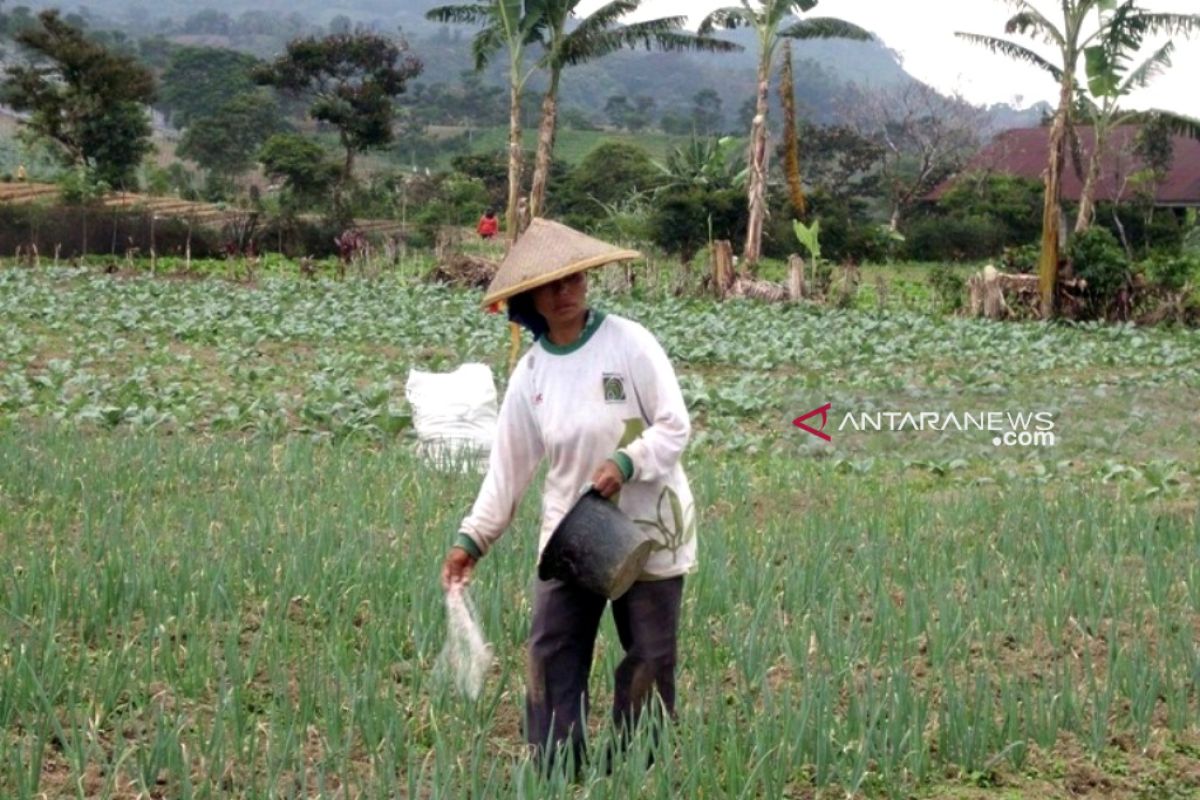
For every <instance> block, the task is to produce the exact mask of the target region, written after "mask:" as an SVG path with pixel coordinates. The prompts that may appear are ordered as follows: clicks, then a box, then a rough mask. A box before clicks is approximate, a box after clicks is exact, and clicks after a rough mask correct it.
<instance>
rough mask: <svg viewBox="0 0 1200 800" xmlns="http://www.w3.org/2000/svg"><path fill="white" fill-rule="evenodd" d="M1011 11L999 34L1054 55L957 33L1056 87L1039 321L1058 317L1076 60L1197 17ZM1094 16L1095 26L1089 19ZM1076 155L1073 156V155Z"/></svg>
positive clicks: (1027, 5) (1102, 9) (1073, 1)
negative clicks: (1029, 41) (1035, 70)
mask: <svg viewBox="0 0 1200 800" xmlns="http://www.w3.org/2000/svg"><path fill="white" fill-rule="evenodd" d="M1006 1H1007V2H1009V3H1010V4H1011V5H1013V6H1015V7H1016V13H1015V14H1014V15H1013V16H1012V17H1011V18H1009V20H1008V22H1007V23H1006V24H1005V26H1004V29H1005V32H1006V33H1008V34H1010V35H1011V34H1014V33H1016V34H1021V35H1026V36H1030V37H1032V38H1033V39H1035V40H1038V41H1041V42H1044V43H1046V44H1049V45H1051V46H1052V47H1053V49H1054V55H1053V56H1052V57H1051V58H1047V57H1044V56H1042V55H1041V54H1039V53H1038V52H1036V51H1035V50H1033V49H1030V48H1029V47H1026V46H1024V45H1022V44H1019V43H1017V42H1014V41H1011V40H1009V39H1003V38H999V37H996V36H985V35H981V34H976V33H961V32H960V33H958V34H957V35H958V36H959V37H961V38H963V39H965V40H967V41H970V42H974V43H976V44H979V45H982V46H983V47H986V48H988V49H989V50H991V51H992V52H994V53H999V54H1001V55H1005V56H1008V57H1010V58H1013V59H1015V60H1017V61H1024V62H1026V63H1029V64H1033V65H1035V66H1037V67H1040V68H1041V69H1042V70H1044V71H1045V72H1047V73H1049V74H1050V75H1051V76H1052V77H1053V78H1054V80H1055V81H1056V82H1057V83H1058V87H1059V93H1058V109H1057V110H1056V111H1055V114H1054V120H1053V122H1052V124H1051V126H1050V141H1049V148H1048V151H1049V152H1048V153H1047V164H1046V171H1045V178H1044V186H1045V191H1044V197H1043V204H1042V252H1041V257H1040V259H1039V261H1038V276H1039V281H1038V291H1039V294H1040V296H1041V297H1040V306H1041V313H1042V316H1043V317H1046V318H1049V317H1052V316H1054V315H1055V314H1056V313H1057V311H1058V262H1059V253H1060V248H1061V241H1060V238H1061V237H1062V235H1063V233H1064V228H1063V221H1062V173H1063V166H1064V164H1065V163H1066V157H1067V149H1068V143H1071V142H1077V141H1078V140H1077V139H1076V137H1075V135H1074V126H1075V121H1076V111H1075V107H1076V102H1075V101H1076V97H1077V92H1078V88H1079V68H1080V61H1081V59H1086V58H1094V57H1095V56H1090V55H1087V53H1089V52H1096V51H1095V50H1093V48H1096V47H1102V45H1103V42H1105V41H1106V40H1109V39H1110V38H1111V37H1114V36H1115V37H1128V36H1145V35H1147V34H1157V33H1164V32H1165V33H1174V32H1179V33H1188V32H1190V31H1193V30H1196V29H1198V28H1200V17H1197V16H1196V15H1191V14H1170V13H1156V12H1152V11H1149V10H1147V9H1145V8H1142V7H1140V6H1139V5H1137V2H1136V0H1124V1H1123V2H1120V4H1118V0H1060V3H1059V7H1058V8H1057V9H1056V13H1053V14H1052V15H1051V16H1053V17H1054V19H1051V16H1047V15H1046V14H1043V13H1042V12H1041V11H1039V10H1038V9H1037V8H1036V7H1035V6H1034V4H1033V3H1031V2H1029V0H1006ZM1093 13H1094V14H1095V15H1096V17H1097V20H1096V22H1095V24H1094V25H1091V26H1089V24H1088V21H1089V18H1090V17H1091V16H1092V15H1093ZM1077 152H1078V151H1077V150H1076V153H1077Z"/></svg>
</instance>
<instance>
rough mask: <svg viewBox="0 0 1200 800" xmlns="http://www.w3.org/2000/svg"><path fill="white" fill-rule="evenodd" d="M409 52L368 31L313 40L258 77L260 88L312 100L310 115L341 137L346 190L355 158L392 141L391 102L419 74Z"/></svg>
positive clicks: (292, 47) (291, 47) (292, 48)
mask: <svg viewBox="0 0 1200 800" xmlns="http://www.w3.org/2000/svg"><path fill="white" fill-rule="evenodd" d="M406 50H407V47H406V46H405V45H403V44H401V43H397V42H395V41H393V40H392V39H389V38H388V37H386V36H380V35H378V34H374V33H368V32H366V31H358V32H356V33H348V34H334V35H332V36H326V37H324V38H317V37H315V36H310V37H307V38H304V39H296V40H293V41H292V42H290V43H288V46H287V52H285V53H284V54H283V55H282V56H280V57H279V58H278V59H276V60H275V61H274V62H273V63H272V64H270V65H268V66H266V67H263V68H261V69H260V70H258V71H257V73H256V78H257V79H258V81H259V82H260V83H263V84H265V85H270V86H275V87H276V88H278V89H281V90H283V91H285V92H288V93H292V94H296V95H306V96H310V97H311V98H312V103H311V105H310V106H309V108H308V113H309V115H310V116H311V117H312V118H313V119H316V120H320V121H321V122H325V123H328V124H329V125H332V126H333V127H334V128H336V129H337V131H338V137H339V139H340V140H341V145H342V149H343V151H344V152H345V160H344V161H343V164H342V185H343V186H345V185H347V184H348V183H349V182H350V181H351V179H352V178H353V176H354V157H355V155H356V154H357V153H360V152H362V151H363V150H369V149H374V148H378V147H382V146H384V145H386V144H388V143H389V142H391V141H392V118H393V117H394V116H395V108H394V107H393V102H392V101H393V99H394V98H396V97H398V96H400V95H401V94H403V93H404V90H405V87H406V86H407V84H408V82H409V81H410V80H412V79H413V78H415V77H416V76H417V75H419V74H421V68H422V67H421V62H420V61H418V60H417V59H416V58H414V57H413V56H410V55H407V54H406Z"/></svg>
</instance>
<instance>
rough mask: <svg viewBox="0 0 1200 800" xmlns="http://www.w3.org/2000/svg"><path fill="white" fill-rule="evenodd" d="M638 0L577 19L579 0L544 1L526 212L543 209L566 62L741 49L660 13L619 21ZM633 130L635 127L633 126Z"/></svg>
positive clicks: (618, 1) (620, 1)
mask: <svg viewBox="0 0 1200 800" xmlns="http://www.w3.org/2000/svg"><path fill="white" fill-rule="evenodd" d="M642 2H643V0H610V2H607V3H605V4H604V5H602V6H601V7H600V8H598V9H596V10H595V11H593V12H592V13H591V14H588V15H587V16H585V17H583V18H582V19H580V20H579V21H578V24H576V25H574V26H572V27H570V29H569V30H568V25H569V23H571V21H572V20H575V19H576V17H577V16H578V15H577V9H578V7H579V6H580V5H581V4H582V3H583V0H546V2H545V5H544V10H543V14H544V16H545V27H544V29H543V38H542V41H541V44H542V45H543V47H544V48H545V54H544V55H543V57H542V59H541V61H540V66H541V67H543V68H544V69H545V70H546V71H547V73H549V75H548V78H549V80H548V85H547V88H546V93H545V94H544V95H543V96H542V117H541V123H540V124H539V126H538V140H537V155H536V158H535V164H534V170H533V186H532V187H531V189H530V192H529V209H530V213H531V216H534V217H540V216H542V215H543V214H544V212H545V208H546V186H547V178H548V177H549V175H550V162H551V159H552V158H553V156H554V140H555V136H556V134H557V132H558V92H559V87H560V85H561V82H562V74H563V71H564V70H565V69H567V67H573V66H577V65H579V64H585V63H587V62H589V61H595V60H596V59H599V58H603V57H604V56H607V55H609V54H611V53H614V52H616V51H617V50H621V49H624V48H636V47H638V46H642V47H645V48H646V49H647V50H662V51H669V52H679V51H685V50H695V51H705V52H729V51H733V50H741V49H742V48H741V47H739V46H738V45H735V44H732V43H730V42H725V41H721V40H719V39H713V38H711V37H704V36H696V35H693V34H691V33H688V32H686V31H684V30H682V28H683V26H684V24H685V23H686V22H687V18H686V17H682V16H677V17H660V18H658V19H652V20H645V21H642V22H633V23H629V24H624V23H622V22H621V20H622V19H624V18H625V17H626V16H627V15H629V14H632V13H633V12H635V11H637V10H638V9H639V8H640V7H641V5H642ZM649 110H650V109H649V108H648V107H644V108H639V112H640V113H639V115H638V116H637V117H634V118H633V120H634V122H635V126H636V125H637V123H638V122H640V120H641V118H642V117H646V120H645V123H648V122H649V118H648V116H649ZM645 123H642V126H643V127H644V124H645ZM635 129H636V128H635Z"/></svg>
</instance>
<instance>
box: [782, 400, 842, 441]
mask: <svg viewBox="0 0 1200 800" xmlns="http://www.w3.org/2000/svg"><path fill="white" fill-rule="evenodd" d="M832 407H833V403H826V404H825V405H823V406H821V407H820V408H814V409H813V410H812V411H810V412H808V413H807V414H805V415H804V416H802V417H796V418H795V419H794V420H792V424H793V425H795V426H796V427H797V428H799V429H800V430H802V431H808V432H809V433H811V434H812V435H813V436H816V437H817V438H818V439H824V440H825V441H827V442H832V441H833V437H832V436H830V435H829V434H828V433H825V426H826V425H827V424H828V423H829V409H830V408H832ZM818 415H819V416H820V417H821V427H820V428H814V427H812V426H810V425H805V424H804V420H806V419H812V418H813V417H815V416H818Z"/></svg>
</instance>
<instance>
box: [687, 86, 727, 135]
mask: <svg viewBox="0 0 1200 800" xmlns="http://www.w3.org/2000/svg"><path fill="white" fill-rule="evenodd" d="M721 106H722V102H721V95H719V94H717V90H716V89H713V88H711V87H710V88H708V89H701V90H700V91H698V92H696V93H695V94H694V95H692V114H691V117H692V129H693V130H694V131H695V132H696V133H697V134H699V135H701V136H717V135H718V134H720V133H721V132H722V131H723V130H724V127H725V114H724V112H723V111H722V109H721Z"/></svg>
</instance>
